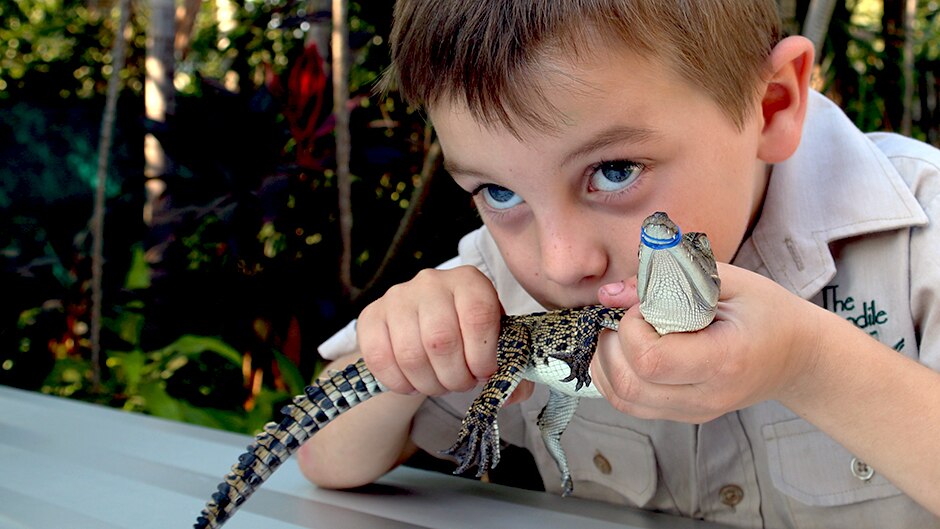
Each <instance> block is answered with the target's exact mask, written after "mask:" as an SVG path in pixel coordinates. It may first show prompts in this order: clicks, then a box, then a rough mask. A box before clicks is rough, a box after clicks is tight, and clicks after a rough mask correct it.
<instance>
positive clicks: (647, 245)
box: [194, 213, 720, 529]
mask: <svg viewBox="0 0 940 529" xmlns="http://www.w3.org/2000/svg"><path fill="white" fill-rule="evenodd" d="M642 234H643V237H642V240H643V244H641V245H640V270H639V274H640V277H639V282H638V293H639V296H640V312H641V313H642V314H643V317H644V318H645V319H646V320H647V321H648V322H650V323H651V324H652V325H653V326H654V327H656V330H657V331H659V332H660V333H661V334H664V333H666V332H674V331H694V330H698V329H700V328H702V327H705V326H706V325H708V324H709V323H710V322H711V320H712V318H714V315H715V307H716V304H717V301H718V289H719V285H720V281H719V280H718V274H717V269H716V267H715V260H714V256H713V255H712V252H711V247H710V246H709V244H708V239H707V238H706V237H705V236H704V235H703V234H698V233H689V234H686V235H685V236H681V235H680V234H679V229H678V228H677V227H676V225H675V224H673V222H672V221H671V220H669V217H668V216H666V214H665V213H654V214H653V215H651V216H650V217H648V218H647V219H646V221H644V223H643V231H642ZM623 313H624V310H623V309H616V308H608V307H603V306H599V305H595V306H590V307H582V308H575V309H563V310H558V311H552V312H542V313H537V314H526V315H522V316H504V317H503V318H502V320H501V330H500V336H499V342H498V344H497V368H496V373H495V374H494V375H493V376H492V377H490V379H489V380H488V381H487V382H486V384H485V385H484V387H483V390H482V392H481V393H480V395H479V397H477V398H476V400H474V402H473V404H471V406H470V408H469V410H467V415H466V417H465V418H464V421H463V424H462V426H461V429H460V432H459V434H458V437H457V441H456V442H455V443H454V445H453V446H451V448H450V449H448V450H446V451H445V452H444V453H445V454H447V455H451V456H453V457H454V458H456V459H457V462H458V468H457V470H456V471H455V472H457V473H460V472H463V471H465V470H467V469H468V468H470V467H471V466H473V465H476V466H477V467H478V473H477V475H478V476H479V475H482V474H483V472H484V471H485V470H486V469H488V468H492V467H495V466H496V464H497V463H498V462H499V427H498V424H497V422H496V418H497V414H498V413H499V410H500V408H501V407H502V405H503V403H505V402H506V400H507V399H508V398H509V396H510V395H512V392H513V391H514V390H515V388H516V386H517V385H518V384H519V382H520V381H522V380H523V379H528V380H532V381H535V382H539V383H543V384H546V385H548V386H549V388H550V393H549V401H548V404H546V406H545V408H543V409H542V412H541V413H540V414H539V419H538V426H539V429H540V430H541V432H542V439H543V440H544V442H545V445H546V447H547V448H548V450H549V452H550V453H551V454H552V456H553V457H554V459H555V461H556V463H557V464H558V468H559V470H560V471H561V474H562V488H563V490H564V494H565V495H569V494H571V491H572V489H573V484H572V481H571V475H570V473H569V471H568V464H567V460H566V458H565V453H564V450H562V448H561V443H560V439H561V435H562V434H563V433H564V431H565V429H566V428H567V426H568V422H569V421H570V420H571V417H572V416H573V415H574V412H575V410H576V409H577V405H578V400H579V399H580V398H581V397H587V398H599V397H601V395H600V393H599V392H598V391H597V389H596V388H595V387H594V386H593V384H592V383H591V374H590V365H591V359H592V358H593V357H594V350H595V348H596V346H597V339H598V336H599V335H600V332H601V330H602V329H605V328H606V329H611V330H617V326H618V323H619V321H620V318H621V317H622V316H623ZM385 391H386V388H385V387H384V386H382V384H381V383H379V382H378V380H376V379H375V377H373V376H372V373H371V372H370V371H369V369H368V368H367V367H366V365H365V362H363V361H362V360H361V359H360V360H359V361H358V362H356V363H355V364H351V365H350V366H348V367H347V368H346V369H344V370H342V371H338V372H333V373H330V375H329V377H328V378H326V379H323V380H321V381H318V382H316V383H314V384H312V385H310V386H308V387H307V388H306V389H305V390H304V394H303V395H298V396H296V397H294V402H293V404H291V405H288V406H285V407H284V409H282V410H281V413H282V414H283V415H284V419H283V420H282V421H281V422H280V423H273V422H272V423H268V424H267V425H266V426H265V428H264V432H262V433H261V434H259V435H258V436H257V437H256V438H255V441H254V442H253V443H252V444H251V445H249V446H248V451H247V452H245V453H244V454H242V455H241V456H240V457H239V458H238V463H236V464H235V465H234V466H233V467H232V471H231V472H230V473H229V474H228V475H226V476H225V480H224V481H223V482H222V483H220V484H219V486H218V492H216V493H215V494H213V495H212V500H210V501H209V502H208V503H207V505H206V508H205V509H203V511H202V514H201V515H200V516H199V518H198V520H197V522H196V524H195V525H194V527H195V528H196V529H210V528H217V527H221V526H222V524H224V523H225V521H226V520H228V518H230V517H231V516H232V514H233V513H234V512H235V511H236V510H237V509H238V508H239V507H240V506H241V505H242V503H244V502H245V501H246V500H247V499H248V497H249V496H250V495H251V494H252V493H253V492H254V491H255V490H257V489H258V488H259V487H260V486H261V485H262V484H263V483H264V481H265V480H267V479H268V477H269V476H270V475H271V473H273V472H274V471H275V470H276V469H277V468H278V467H279V466H280V465H281V464H282V463H283V462H284V461H286V460H287V458H289V457H290V456H291V455H292V454H293V453H294V452H296V451H297V449H298V448H299V447H300V445H301V444H303V443H304V442H306V441H307V439H309V438H310V437H313V435H315V434H316V432H318V431H319V430H320V429H321V428H324V427H325V426H326V425H328V424H329V423H330V422H332V420H333V419H334V418H335V417H336V416H337V415H340V414H342V413H345V412H346V411H348V410H350V409H351V408H353V407H355V406H356V405H357V404H359V403H360V402H363V401H365V400H368V399H369V398H371V397H373V396H375V395H378V394H380V393H383V392H385Z"/></svg>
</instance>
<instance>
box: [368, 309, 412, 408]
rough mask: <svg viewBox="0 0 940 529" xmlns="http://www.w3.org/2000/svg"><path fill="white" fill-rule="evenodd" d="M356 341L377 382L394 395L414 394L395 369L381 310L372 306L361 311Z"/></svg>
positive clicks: (405, 380)
mask: <svg viewBox="0 0 940 529" xmlns="http://www.w3.org/2000/svg"><path fill="white" fill-rule="evenodd" d="M356 339H357V340H358V342H359V351H360V352H361V353H362V357H363V359H365V361H366V365H367V366H368V367H369V370H370V371H371V372H372V374H373V375H374V376H375V378H376V379H378V380H379V382H381V383H382V384H384V385H385V387H387V388H388V389H389V390H391V391H394V392H396V393H405V394H408V393H414V392H415V391H416V390H415V387H414V386H412V385H411V383H410V382H408V379H407V377H405V375H404V373H402V372H401V369H399V367H398V362H397V360H396V359H395V351H394V350H393V349H392V342H391V338H390V337H389V331H388V326H387V325H386V322H385V316H384V315H383V313H382V310H381V308H380V307H378V306H376V305H375V304H372V305H369V306H368V307H366V308H365V309H364V310H363V311H362V313H361V314H360V315H359V319H358V321H357V322H356Z"/></svg>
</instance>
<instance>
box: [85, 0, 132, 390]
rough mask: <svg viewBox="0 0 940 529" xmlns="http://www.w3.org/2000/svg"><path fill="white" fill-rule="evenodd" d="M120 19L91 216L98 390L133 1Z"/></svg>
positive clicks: (95, 383) (122, 7) (94, 381)
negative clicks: (109, 200) (117, 128)
mask: <svg viewBox="0 0 940 529" xmlns="http://www.w3.org/2000/svg"><path fill="white" fill-rule="evenodd" d="M118 9H119V12H120V19H119V21H118V25H117V28H115V30H114V44H113V46H112V48H111V65H112V66H113V67H114V69H113V70H111V78H110V79H108V94H107V97H106V99H105V105H104V115H103V116H102V119H101V131H100V132H99V134H98V172H97V178H96V180H95V204H94V209H93V213H92V217H91V232H92V248H91V368H92V384H93V386H94V388H95V390H97V389H98V388H99V385H100V384H101V304H102V301H103V299H104V295H103V292H102V291H103V288H102V286H101V283H102V278H103V276H104V213H105V211H104V210H105V188H106V187H107V183H108V165H109V163H108V160H109V158H110V155H111V144H112V138H113V136H114V118H115V114H116V113H117V99H118V91H119V89H120V87H121V71H123V70H124V63H125V62H126V58H127V40H126V36H125V35H124V33H125V31H126V29H127V25H128V24H127V22H128V20H129V19H130V12H131V2H130V0H121V3H120V5H119V7H118Z"/></svg>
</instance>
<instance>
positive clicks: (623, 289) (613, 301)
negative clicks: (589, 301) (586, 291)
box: [597, 276, 640, 308]
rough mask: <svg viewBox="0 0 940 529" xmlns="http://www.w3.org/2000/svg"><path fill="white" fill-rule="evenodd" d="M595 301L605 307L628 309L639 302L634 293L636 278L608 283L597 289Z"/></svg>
mask: <svg viewBox="0 0 940 529" xmlns="http://www.w3.org/2000/svg"><path fill="white" fill-rule="evenodd" d="M597 299H598V302H600V304H601V305H604V306H605V307H625V308H629V307H632V306H634V305H636V304H637V303H639V302H640V300H639V298H638V297H637V292H636V276H633V277H632V278H630V279H628V280H626V281H618V282H616V283H610V284H607V285H604V286H602V287H600V288H599V289H597Z"/></svg>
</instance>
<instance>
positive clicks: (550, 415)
mask: <svg viewBox="0 0 940 529" xmlns="http://www.w3.org/2000/svg"><path fill="white" fill-rule="evenodd" d="M579 400H580V399H578V397H573V396H570V395H566V394H564V393H562V392H560V391H556V390H555V389H550V390H549V392H548V403H547V404H546V405H545V407H544V408H542V411H541V412H539V420H538V423H537V424H538V427H539V431H540V432H542V441H543V442H544V443H545V448H547V449H548V453H549V454H551V456H552V459H554V460H555V464H556V465H558V471H559V472H561V488H562V494H561V495H562V496H570V495H571V491H572V490H574V484H573V483H572V481H571V472H570V471H569V470H568V458H567V457H566V456H565V450H564V448H562V446H561V434H563V433H565V430H566V429H567V428H568V423H570V422H571V418H572V417H574V412H575V411H576V410H577V409H578V401H579Z"/></svg>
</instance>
